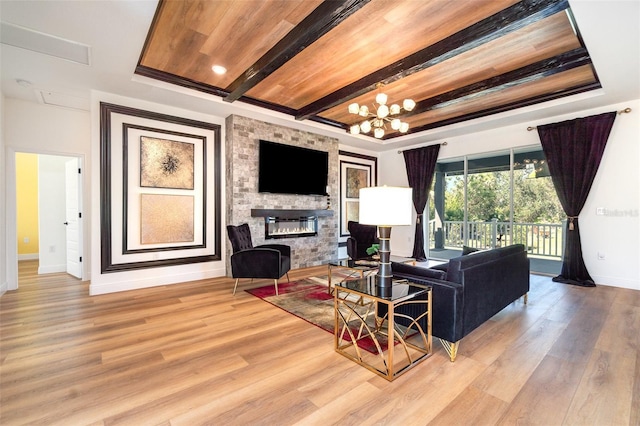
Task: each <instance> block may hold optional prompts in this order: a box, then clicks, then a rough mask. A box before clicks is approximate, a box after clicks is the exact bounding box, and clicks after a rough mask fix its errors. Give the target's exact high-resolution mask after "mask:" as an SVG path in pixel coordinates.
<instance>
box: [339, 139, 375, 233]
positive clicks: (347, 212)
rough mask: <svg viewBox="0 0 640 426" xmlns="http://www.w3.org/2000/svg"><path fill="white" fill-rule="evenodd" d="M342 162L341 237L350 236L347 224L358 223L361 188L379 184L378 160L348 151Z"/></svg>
mask: <svg viewBox="0 0 640 426" xmlns="http://www.w3.org/2000/svg"><path fill="white" fill-rule="evenodd" d="M339 160H340V237H344V238H346V237H347V236H349V230H348V229H347V223H348V222H349V221H350V220H353V221H356V222H357V221H358V218H359V208H360V199H359V198H360V197H359V191H360V189H361V188H366V187H369V186H375V185H376V184H377V172H378V171H377V165H378V163H377V161H378V160H377V158H376V157H370V156H367V155H361V154H355V153H351V152H346V151H340V152H339Z"/></svg>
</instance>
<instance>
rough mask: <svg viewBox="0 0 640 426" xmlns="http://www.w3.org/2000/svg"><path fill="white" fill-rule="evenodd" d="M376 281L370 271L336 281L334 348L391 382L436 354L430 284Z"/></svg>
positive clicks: (404, 281)
mask: <svg viewBox="0 0 640 426" xmlns="http://www.w3.org/2000/svg"><path fill="white" fill-rule="evenodd" d="M376 283H377V278H376V276H375V275H371V276H368V277H364V278H361V279H356V280H352V281H343V282H341V283H337V284H336V286H335V291H334V308H335V333H334V340H335V350H336V352H338V353H340V354H342V355H344V356H345V357H347V358H349V359H350V360H352V361H354V362H356V363H358V364H360V365H361V366H363V367H365V368H367V369H368V370H370V371H372V372H374V373H376V374H377V375H379V376H381V377H384V378H385V379H387V380H389V381H392V380H394V379H395V378H396V377H398V376H400V375H401V374H403V373H405V372H406V371H408V370H409V369H411V368H413V367H414V366H415V365H417V364H418V363H419V362H421V361H423V360H424V359H426V358H428V357H429V356H430V355H431V351H432V340H431V287H430V286H424V285H421V284H415V283H411V282H408V281H406V280H402V281H394V282H393V285H392V286H391V288H388V289H383V288H381V287H379V286H377V285H376Z"/></svg>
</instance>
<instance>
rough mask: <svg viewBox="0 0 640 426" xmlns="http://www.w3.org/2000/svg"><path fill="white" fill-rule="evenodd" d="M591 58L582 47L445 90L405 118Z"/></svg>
mask: <svg viewBox="0 0 640 426" xmlns="http://www.w3.org/2000/svg"><path fill="white" fill-rule="evenodd" d="M590 64H591V58H590V57H589V53H588V52H587V50H586V49H584V48H582V47H579V48H577V49H574V50H571V51H569V52H565V53H562V54H560V55H557V56H554V57H552V58H547V59H544V60H542V61H538V62H536V63H533V64H530V65H527V66H526V67H522V68H519V69H517V70H513V71H510V72H507V73H504V74H501V75H497V76H495V77H492V78H489V79H486V80H483V81H479V82H477V83H473V84H470V85H468V86H465V87H461V88H459V89H455V90H452V91H450V92H447V93H443V94H441V95H438V96H434V97H433V98H429V99H425V100H422V101H420V102H417V103H416V107H415V108H414V109H413V110H412V111H411V112H407V113H404V114H403V115H402V117H409V116H412V115H418V114H422V113H425V112H427V111H431V110H434V109H438V108H444V107H447V106H452V105H455V104H459V103H462V102H468V101H470V100H472V99H474V98H477V97H479V96H486V95H489V94H491V93H495V92H499V91H502V90H506V89H510V88H512V87H515V86H519V85H521V84H525V83H531V82H533V81H536V80H540V79H542V78H545V77H550V76H552V75H554V74H558V73H561V72H564V71H568V70H570V69H573V68H577V67H581V66H583V65H590Z"/></svg>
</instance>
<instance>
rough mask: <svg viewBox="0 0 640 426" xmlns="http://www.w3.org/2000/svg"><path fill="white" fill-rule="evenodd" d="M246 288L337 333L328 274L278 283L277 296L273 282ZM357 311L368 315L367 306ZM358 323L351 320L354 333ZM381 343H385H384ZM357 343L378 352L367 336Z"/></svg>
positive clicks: (337, 278) (250, 292)
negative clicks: (328, 288)
mask: <svg viewBox="0 0 640 426" xmlns="http://www.w3.org/2000/svg"><path fill="white" fill-rule="evenodd" d="M340 279H341V278H339V277H337V276H336V275H334V276H333V280H334V282H335V281H336V280H338V281H339V280H340ZM245 291H246V292H247V293H249V294H252V295H254V296H256V297H259V298H260V299H262V300H264V301H266V302H269V303H271V304H272V305H274V306H277V307H278V308H280V309H282V310H284V311H286V312H289V313H290V314H292V315H295V316H297V317H298V318H301V319H303V320H305V321H307V322H309V323H311V324H313V325H315V326H317V327H320V328H321V329H323V330H325V331H327V332H329V333H331V334H334V328H335V311H334V302H333V296H332V295H330V294H329V292H328V290H327V277H326V276H321V277H311V278H306V279H303V280H299V281H292V282H290V283H281V284H278V293H279V295H278V296H276V295H275V288H274V286H273V284H269V285H266V286H264V287H258V288H254V289H249V290H245ZM358 311H359V313H360V314H361V315H366V308H365V307H358ZM359 325H360V323H359V322H358V321H353V322H351V323H350V328H351V330H352V331H353V332H354V334H357V333H358V327H359ZM380 343H381V344H383V345H384V344H385V342H380ZM358 346H360V347H361V348H362V349H365V350H367V351H369V352H372V353H377V351H376V348H375V344H374V343H373V341H372V340H371V339H370V338H368V337H364V338H362V339H360V340H359V341H358ZM383 347H384V346H383Z"/></svg>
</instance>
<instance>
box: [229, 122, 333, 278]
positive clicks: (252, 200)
mask: <svg viewBox="0 0 640 426" xmlns="http://www.w3.org/2000/svg"><path fill="white" fill-rule="evenodd" d="M225 127H226V134H225V156H226V171H225V173H226V185H227V187H226V206H227V211H226V223H227V224H228V225H240V224H242V223H245V222H246V223H248V224H249V227H250V228H251V236H252V239H253V244H254V245H260V244H267V243H269V242H272V241H273V240H265V238H264V232H265V229H264V218H263V217H252V216H251V210H252V209H292V210H305V209H306V210H309V209H311V210H319V209H326V207H327V197H326V196H315V195H287V194H265V193H259V192H258V141H259V140H260V139H263V140H268V141H271V142H278V143H283V144H288V145H295V146H300V147H303V148H310V149H316V150H319V151H327V152H328V153H329V180H328V184H329V195H330V197H331V200H332V207H331V209H332V210H334V214H333V216H322V217H318V235H317V236H312V237H298V238H287V239H286V240H281V241H279V243H282V244H287V245H289V246H291V268H292V269H296V268H304V267H308V266H316V265H321V264H323V263H327V262H328V261H329V260H331V259H335V258H336V257H337V253H338V233H339V230H338V220H339V217H340V215H339V214H338V212H337V210H336V208H337V204H336V200H337V199H338V191H339V188H338V186H339V161H338V140H337V139H335V138H330V137H327V136H322V135H316V134H313V133H309V132H305V131H301V130H296V129H291V128H288V127H284V126H280V125H276V124H272V123H266V122H263V121H259V120H254V119H252V118H248V117H243V116H239V115H230V116H229V117H227V118H226V126H225ZM292 178H295V177H292ZM224 233H225V235H224V241H225V242H226V252H227V275H229V276H230V275H231V266H230V265H231V263H230V262H231V261H230V258H231V253H232V251H231V244H230V243H229V238H228V237H227V235H226V229H225V230H224Z"/></svg>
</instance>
